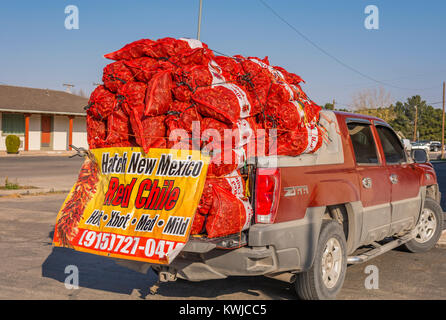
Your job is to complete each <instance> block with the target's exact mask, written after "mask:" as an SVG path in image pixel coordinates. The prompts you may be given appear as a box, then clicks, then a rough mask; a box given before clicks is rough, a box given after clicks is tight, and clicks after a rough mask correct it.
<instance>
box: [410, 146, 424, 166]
mask: <svg viewBox="0 0 446 320" xmlns="http://www.w3.org/2000/svg"><path fill="white" fill-rule="evenodd" d="M412 159H414V161H415V162H416V163H426V162H428V156H427V153H426V151H425V150H423V149H415V150H412Z"/></svg>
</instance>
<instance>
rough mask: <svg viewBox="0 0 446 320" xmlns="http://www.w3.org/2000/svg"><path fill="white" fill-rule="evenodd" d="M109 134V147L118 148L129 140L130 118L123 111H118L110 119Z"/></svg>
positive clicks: (107, 141) (108, 123)
mask: <svg viewBox="0 0 446 320" xmlns="http://www.w3.org/2000/svg"><path fill="white" fill-rule="evenodd" d="M107 132H108V134H107V139H106V140H105V143H106V144H107V145H110V146H116V145H117V144H118V143H122V142H125V141H128V140H129V137H130V132H129V118H128V116H127V115H126V114H125V113H124V112H123V111H122V110H119V109H118V110H116V111H114V112H113V113H112V114H111V115H110V116H109V117H108V120H107Z"/></svg>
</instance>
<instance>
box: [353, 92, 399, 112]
mask: <svg viewBox="0 0 446 320" xmlns="http://www.w3.org/2000/svg"><path fill="white" fill-rule="evenodd" d="M391 103H392V96H391V95H390V92H387V91H386V90H385V89H384V88H378V89H377V88H373V89H364V90H361V91H358V92H356V93H355V94H354V95H353V98H352V107H353V108H354V109H355V110H358V111H359V110H366V109H377V108H387V107H388V106H390V104H391Z"/></svg>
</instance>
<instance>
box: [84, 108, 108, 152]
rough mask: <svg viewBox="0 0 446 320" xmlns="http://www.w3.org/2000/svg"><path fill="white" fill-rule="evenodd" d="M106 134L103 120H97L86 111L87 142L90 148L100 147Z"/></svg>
mask: <svg viewBox="0 0 446 320" xmlns="http://www.w3.org/2000/svg"><path fill="white" fill-rule="evenodd" d="M106 135H107V131H106V123H105V120H97V119H95V118H93V117H91V116H90V115H89V114H88V113H87V142H88V146H89V147H90V149H95V148H102V147H103V145H104V142H105V138H106Z"/></svg>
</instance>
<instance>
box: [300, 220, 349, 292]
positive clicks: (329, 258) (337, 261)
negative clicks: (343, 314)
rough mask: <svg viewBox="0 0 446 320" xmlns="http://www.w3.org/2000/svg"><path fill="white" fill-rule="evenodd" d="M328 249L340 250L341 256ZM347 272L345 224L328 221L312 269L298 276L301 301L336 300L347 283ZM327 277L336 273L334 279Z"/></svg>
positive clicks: (322, 231) (324, 224)
mask: <svg viewBox="0 0 446 320" xmlns="http://www.w3.org/2000/svg"><path fill="white" fill-rule="evenodd" d="M326 248H328V249H329V251H330V252H335V251H336V252H337V254H335V255H333V254H332V253H326V252H325V251H326ZM333 249H334V250H333ZM333 262H334V263H333ZM323 266H325V268H323ZM330 267H331V268H330ZM327 269H328V270H327ZM323 270H324V271H325V272H323ZM330 270H333V271H335V273H332V272H330ZM327 271H328V272H327ZM346 271H347V244H346V240H345V236H344V232H343V229H342V225H341V224H339V223H338V222H336V221H334V220H324V221H323V222H322V226H321V232H320V234H319V240H318V243H317V248H316V254H315V257H314V262H313V265H312V267H311V268H310V269H309V270H308V271H306V272H302V273H299V274H297V275H296V281H295V290H296V293H297V295H298V297H299V298H300V299H304V300H330V299H334V298H336V295H337V294H338V293H339V291H340V290H341V288H342V285H343V284H344V279H345V273H346ZM336 273H337V274H338V276H336ZM324 274H325V275H327V274H332V277H331V278H330V277H326V276H324ZM333 275H334V276H333Z"/></svg>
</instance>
